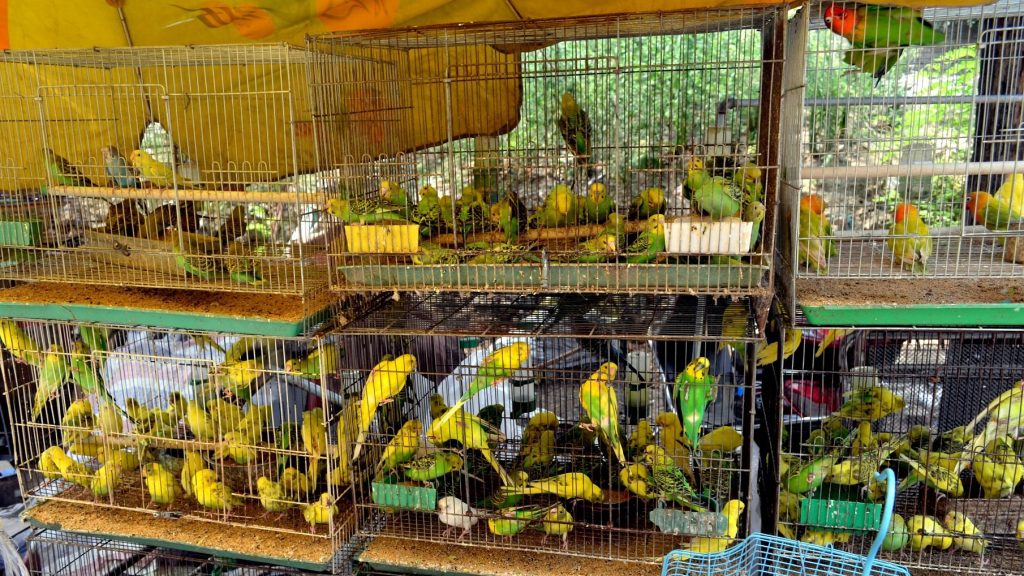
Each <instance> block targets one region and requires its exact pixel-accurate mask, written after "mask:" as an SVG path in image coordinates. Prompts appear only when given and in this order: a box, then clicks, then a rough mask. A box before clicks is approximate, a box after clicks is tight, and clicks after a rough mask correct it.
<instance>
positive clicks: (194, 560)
mask: <svg viewBox="0 0 1024 576" xmlns="http://www.w3.org/2000/svg"><path fill="white" fill-rule="evenodd" d="M27 548H28V552H27V555H26V558H25V564H26V566H27V567H28V569H29V573H30V574H34V575H40V576H42V575H63V576H79V575H81V576H84V575H87V574H94V575H96V576H113V575H118V574H120V575H124V576H156V575H168V576H170V575H181V576H185V575H189V576H193V575H194V576H199V575H215V574H223V575H225V576H277V575H280V576H290V575H297V574H303V573H304V572H300V571H298V570H294V569H289V568H285V567H281V566H264V565H259V564H256V563H253V562H245V561H239V560H232V559H228V558H217V557H211V556H208V555H203V554H196V553H189V552H183V551H178V550H170V549H167V548H155V547H152V546H143V545H140V544H132V543H129V542H123V541H117V540H109V539H106V538H96V537H92V536H85V535H80V534H72V533H68V532H61V531H57V530H41V531H38V532H36V533H34V534H32V535H31V536H30V537H29V538H28V540H27Z"/></svg>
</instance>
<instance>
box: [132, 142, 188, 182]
mask: <svg viewBox="0 0 1024 576" xmlns="http://www.w3.org/2000/svg"><path fill="white" fill-rule="evenodd" d="M128 160H129V161H130V162H131V163H132V166H134V167H135V168H136V169H137V170H138V171H139V176H141V177H142V179H143V180H145V181H146V182H149V183H150V184H152V185H154V186H157V187H158V188H172V187H173V186H174V185H175V183H177V185H178V186H188V185H192V184H193V183H192V181H191V180H188V179H186V178H185V177H184V176H182V175H181V174H178V173H176V171H175V170H174V168H171V167H170V166H168V165H167V164H164V163H163V162H160V161H159V160H157V159H156V158H153V157H152V156H150V155H149V153H148V152H146V151H144V150H132V153H131V155H129V156H128Z"/></svg>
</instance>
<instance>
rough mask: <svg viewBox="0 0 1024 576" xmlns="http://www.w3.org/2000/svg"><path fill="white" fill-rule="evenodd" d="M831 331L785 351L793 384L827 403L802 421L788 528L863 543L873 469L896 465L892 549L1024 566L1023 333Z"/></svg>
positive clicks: (783, 503)
mask: <svg viewBox="0 0 1024 576" xmlns="http://www.w3.org/2000/svg"><path fill="white" fill-rule="evenodd" d="M822 332H824V331H822ZM813 335H814V331H808V336H813ZM832 335H833V336H835V337H837V338H836V339H835V340H833V341H832V343H831V344H830V343H829V342H828V341H824V342H822V341H821V340H819V341H818V342H814V341H813V340H812V339H805V340H804V341H803V344H802V345H801V346H800V347H799V348H798V349H797V350H796V352H795V353H794V354H793V355H792V356H790V357H789V358H788V359H787V360H786V361H785V365H784V370H783V386H782V390H783V394H784V397H786V398H787V399H790V400H791V399H793V398H797V397H799V398H802V399H803V400H804V401H805V402H807V401H808V400H809V399H812V398H813V399H815V400H816V401H817V402H818V404H820V406H821V408H822V411H821V412H820V413H819V414H818V415H810V414H809V415H806V416H802V417H800V418H794V419H792V420H791V421H790V424H789V427H788V431H789V435H788V440H787V441H786V442H785V443H784V454H783V462H784V469H785V470H786V471H785V472H784V473H783V480H782V486H781V493H780V498H779V531H780V533H781V534H783V535H786V536H787V537H792V538H799V539H802V540H803V541H805V542H813V543H817V544H822V545H833V546H835V547H837V548H842V549H844V550H846V551H850V552H854V553H857V554H865V553H866V552H867V549H868V547H869V546H870V544H871V542H870V540H871V536H872V533H871V531H872V530H874V529H876V528H877V523H878V522H879V519H880V516H881V509H880V504H879V503H880V502H881V500H882V499H883V498H884V490H883V489H882V487H880V486H879V485H878V484H877V483H875V482H874V481H873V474H874V473H875V471H876V470H878V469H879V468H884V467H889V468H892V469H893V470H894V471H896V474H897V477H898V478H899V484H898V486H897V496H896V508H895V512H896V514H895V516H894V517H893V524H892V527H891V528H890V534H889V536H888V537H887V538H886V540H885V542H884V543H883V547H882V550H883V551H882V557H883V558H885V559H888V560H892V561H894V562H896V563H898V564H900V565H903V566H906V567H908V568H910V569H911V570H912V571H913V572H914V573H917V572H918V571H919V570H922V571H932V570H934V571H936V572H938V573H949V572H972V573H991V574H1019V573H1020V570H1021V566H1022V565H1024V464H1022V458H1024V441H1022V438H1024V437H1022V432H1024V421H1022V420H1021V416H1020V405H1021V401H1022V398H1024V388H1022V386H1024V385H1022V381H1021V368H1022V365H1024V364H1022V363H1024V355H1022V353H1021V350H1024V347H1022V344H1024V333H1021V332H1019V331H984V330H974V331H963V330H909V329H874V330H868V329H865V330H842V331H832ZM891 350H896V351H897V353H896V354H892V353H890V351H891ZM819 352H820V354H819ZM1014 405H1015V406H1016V412H1014V411H1013V410H1014V409H1013V408H1012V407H1013V406H1014ZM865 535H866V536H865Z"/></svg>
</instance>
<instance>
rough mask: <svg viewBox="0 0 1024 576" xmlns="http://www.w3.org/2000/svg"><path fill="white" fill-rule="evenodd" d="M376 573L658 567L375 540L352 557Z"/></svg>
mask: <svg viewBox="0 0 1024 576" xmlns="http://www.w3.org/2000/svg"><path fill="white" fill-rule="evenodd" d="M357 559H358V560H359V561H360V562H363V563H365V564H367V565H369V566H370V567H371V568H373V569H374V570H377V571H380V572H390V573H394V574H429V575H433V574H454V575H457V576H469V575H479V576H548V575H550V574H588V575H590V576H655V575H657V574H661V564H660V563H659V564H656V565H655V564H641V563H636V562H622V561H617V560H600V559H596V558H584V557H580V556H566V555H562V554H548V553H544V552H530V553H524V552H522V551H516V550H500V549H493V548H468V547H456V546H453V545H452V544H450V543H447V544H442V543H437V542H425V541H422V540H406V539H399V538H390V537H386V536H379V537H377V538H375V539H374V540H373V542H371V543H370V545H369V546H367V548H366V549H365V550H364V551H363V552H362V553H360V554H359V556H358V558H357Z"/></svg>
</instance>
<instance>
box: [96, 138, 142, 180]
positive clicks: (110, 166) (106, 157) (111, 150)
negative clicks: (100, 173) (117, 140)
mask: <svg viewBox="0 0 1024 576" xmlns="http://www.w3.org/2000/svg"><path fill="white" fill-rule="evenodd" d="M100 155H101V156H103V168H104V170H105V171H106V173H107V177H109V178H110V181H111V182H113V183H114V186H115V187H117V188H138V187H139V179H138V178H136V177H135V174H136V170H135V167H133V166H129V165H128V161H127V160H125V159H124V156H121V153H120V152H118V150H117V148H115V147H113V146H104V147H102V148H100Z"/></svg>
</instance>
